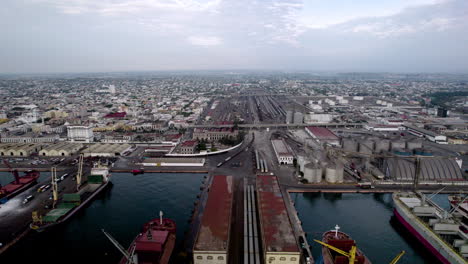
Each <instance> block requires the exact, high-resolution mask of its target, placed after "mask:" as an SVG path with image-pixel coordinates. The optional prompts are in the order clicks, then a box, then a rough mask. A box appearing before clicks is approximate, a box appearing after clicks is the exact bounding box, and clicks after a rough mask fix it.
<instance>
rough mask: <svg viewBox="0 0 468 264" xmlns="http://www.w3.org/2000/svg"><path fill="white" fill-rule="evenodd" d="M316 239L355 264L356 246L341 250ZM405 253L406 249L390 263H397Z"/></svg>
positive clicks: (351, 263) (350, 263)
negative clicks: (347, 250)
mask: <svg viewBox="0 0 468 264" xmlns="http://www.w3.org/2000/svg"><path fill="white" fill-rule="evenodd" d="M314 241H315V242H317V243H319V244H321V245H322V246H324V247H327V248H329V249H331V250H333V251H335V252H337V253H339V254H341V255H343V256H345V257H347V258H348V260H349V264H355V260H356V246H352V247H351V250H350V251H349V252H346V251H344V250H341V249H339V248H337V247H334V246H332V245H329V244H327V243H324V242H322V241H319V240H316V239H314ZM404 254H405V251H404V250H403V251H401V252H400V253H399V254H398V255H397V256H396V257H395V258H394V259H393V260H392V261H391V262H390V264H396V263H397V262H398V261H399V260H400V259H401V257H402V256H403V255H404Z"/></svg>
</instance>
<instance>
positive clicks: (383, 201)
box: [291, 193, 449, 264]
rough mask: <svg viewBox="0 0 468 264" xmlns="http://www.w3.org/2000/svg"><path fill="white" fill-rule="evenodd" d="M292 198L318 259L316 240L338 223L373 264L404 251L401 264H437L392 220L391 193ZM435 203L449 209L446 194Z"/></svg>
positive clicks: (313, 195)
mask: <svg viewBox="0 0 468 264" xmlns="http://www.w3.org/2000/svg"><path fill="white" fill-rule="evenodd" d="M291 199H292V200H293V201H294V202H295V206H296V209H297V211H298V213H299V218H300V219H301V221H302V226H303V228H304V231H305V232H306V233H308V237H307V240H308V242H309V243H310V245H311V246H312V254H313V255H314V258H315V259H319V257H320V255H321V247H320V246H318V244H317V243H316V242H314V241H313V240H314V239H317V240H321V239H322V234H323V233H324V232H325V231H327V230H331V229H334V227H335V225H336V224H338V225H339V226H340V227H341V229H340V230H341V231H343V232H345V233H348V234H349V235H350V236H351V237H352V238H353V239H354V240H356V242H357V245H358V247H359V248H360V249H361V250H362V251H363V252H364V253H365V254H366V255H367V256H368V257H369V259H370V260H371V261H372V263H377V264H379V263H390V261H391V260H392V259H393V258H394V257H395V256H396V255H397V254H398V253H399V252H401V250H405V251H406V254H405V255H404V256H403V258H402V259H401V260H400V261H399V262H398V263H399V264H404V263H406V264H422V263H438V262H437V261H436V260H435V259H434V257H432V255H431V254H430V253H429V252H428V251H427V250H426V249H425V248H424V247H423V246H421V245H420V244H419V243H418V241H417V240H416V239H415V238H413V237H412V236H411V234H409V233H408V232H407V231H406V229H405V228H404V227H403V226H402V225H401V224H400V223H399V222H397V221H395V219H393V217H392V216H393V202H392V196H391V194H325V193H323V194H321V193H294V194H291ZM433 200H434V201H435V202H437V203H438V204H439V205H441V206H443V207H445V208H447V207H448V206H449V204H448V202H447V195H437V196H436V197H434V199H433Z"/></svg>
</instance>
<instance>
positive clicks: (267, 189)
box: [257, 175, 301, 264]
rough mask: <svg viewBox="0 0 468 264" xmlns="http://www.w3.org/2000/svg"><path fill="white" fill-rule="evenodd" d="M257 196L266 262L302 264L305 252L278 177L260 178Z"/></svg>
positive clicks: (258, 179) (266, 176) (263, 176)
mask: <svg viewBox="0 0 468 264" xmlns="http://www.w3.org/2000/svg"><path fill="white" fill-rule="evenodd" d="M257 197H258V210H259V215H260V230H261V235H262V245H263V259H264V260H265V263H270V264H276V263H278V264H280V263H286V261H287V263H291V264H299V263H300V258H301V251H300V250H299V247H298V245H297V241H296V238H295V237H294V232H293V230H292V226H291V222H290V219H289V217H288V211H287V209H286V205H285V203H284V199H283V195H282V193H281V190H280V187H279V185H278V181H277V179H276V176H272V175H258V176H257Z"/></svg>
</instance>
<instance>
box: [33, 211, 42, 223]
mask: <svg viewBox="0 0 468 264" xmlns="http://www.w3.org/2000/svg"><path fill="white" fill-rule="evenodd" d="M32 219H33V223H41V224H42V216H41V215H39V213H38V212H37V211H34V212H32Z"/></svg>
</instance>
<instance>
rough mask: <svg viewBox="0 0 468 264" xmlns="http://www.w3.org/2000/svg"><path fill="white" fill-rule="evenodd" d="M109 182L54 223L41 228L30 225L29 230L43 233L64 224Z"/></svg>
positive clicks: (106, 184)
mask: <svg viewBox="0 0 468 264" xmlns="http://www.w3.org/2000/svg"><path fill="white" fill-rule="evenodd" d="M109 183H110V181H107V182H106V183H104V184H103V185H101V186H100V187H99V188H97V189H96V190H95V191H94V192H93V193H92V194H91V195H90V196H89V197H88V198H87V199H86V200H84V201H83V202H82V203H81V204H80V205H79V206H77V207H76V208H74V209H73V210H71V211H70V212H69V213H68V214H66V215H65V216H64V217H63V218H62V219H60V220H59V221H57V222H55V223H51V224H47V225H43V226H36V225H34V224H30V228H31V229H33V230H35V231H37V232H43V231H44V230H46V229H48V228H50V227H53V226H56V225H59V224H61V223H64V222H66V221H67V220H68V219H69V218H71V217H72V216H73V215H74V214H76V213H77V212H79V211H80V210H81V209H82V208H83V207H85V206H86V205H87V204H88V203H89V202H91V201H92V200H93V199H94V198H95V197H96V196H97V195H98V194H99V193H101V192H102V191H103V190H104V189H106V187H107V186H108V185H109Z"/></svg>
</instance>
